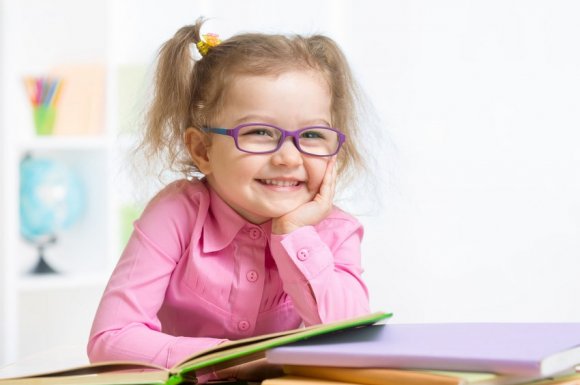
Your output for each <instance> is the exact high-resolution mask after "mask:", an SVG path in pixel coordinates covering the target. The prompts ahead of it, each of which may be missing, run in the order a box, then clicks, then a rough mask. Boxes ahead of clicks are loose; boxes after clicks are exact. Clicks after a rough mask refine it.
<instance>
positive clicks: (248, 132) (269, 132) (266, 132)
mask: <svg viewBox="0 0 580 385" xmlns="http://www.w3.org/2000/svg"><path fill="white" fill-rule="evenodd" d="M240 134H241V135H243V136H267V137H270V138H273V137H274V136H275V135H274V130H273V129H272V128H269V127H246V128H245V129H244V130H243V131H241V132H240Z"/></svg>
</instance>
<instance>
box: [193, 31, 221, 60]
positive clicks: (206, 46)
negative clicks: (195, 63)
mask: <svg viewBox="0 0 580 385" xmlns="http://www.w3.org/2000/svg"><path fill="white" fill-rule="evenodd" d="M221 42H222V41H221V40H220V38H219V35H218V34H216V33H206V34H204V35H203V36H202V40H200V41H198V42H197V43H196V44H195V45H196V46H197V50H198V51H199V53H200V54H201V56H205V55H207V53H208V52H209V50H210V49H212V48H213V47H216V46H218V45H219V44H220V43H221Z"/></svg>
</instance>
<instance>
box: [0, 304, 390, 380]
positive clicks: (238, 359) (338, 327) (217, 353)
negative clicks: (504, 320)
mask: <svg viewBox="0 0 580 385" xmlns="http://www.w3.org/2000/svg"><path fill="white" fill-rule="evenodd" d="M389 317H391V314H390V313H383V312H378V313H373V314H369V315H366V316H362V317H357V318H351V319H348V320H344V321H339V322H333V323H328V324H322V325H314V326H310V327H306V328H302V329H293V330H289V331H284V332H279V333H273V334H266V335H262V336H256V337H251V338H246V339H242V340H238V341H231V342H226V343H223V344H221V345H218V346H216V347H214V348H211V349H208V350H204V351H202V352H199V353H197V354H194V355H192V356H190V357H188V358H186V359H185V360H183V361H182V362H181V363H179V364H177V365H176V366H174V367H172V368H170V369H166V368H163V367H160V366H156V365H149V364H146V363H138V362H100V363H95V364H91V365H86V366H79V367H74V368H70V369H67V370H57V371H52V372H45V373H38V374H33V375H26V376H20V377H14V376H12V377H10V378H8V377H4V378H0V385H8V384H10V385H24V384H26V385H35V384H42V385H57V384H58V385H88V384H91V385H111V384H115V385H130V384H165V385H178V384H185V383H195V382H196V377H197V376H199V375H202V374H205V373H208V372H211V371H214V370H220V369H224V368H227V367H230V366H235V365H239V364H242V363H246V362H250V361H253V360H257V359H261V358H263V357H264V355H265V351H266V350H267V349H270V348H274V347H277V346H281V345H285V344H288V343H291V342H296V341H300V340H304V339H307V338H310V337H314V336H317V335H321V334H328V333H333V332H338V331H342V330H345V329H352V328H357V327H365V326H368V325H372V324H374V323H377V322H379V321H381V320H384V319H387V318H389Z"/></svg>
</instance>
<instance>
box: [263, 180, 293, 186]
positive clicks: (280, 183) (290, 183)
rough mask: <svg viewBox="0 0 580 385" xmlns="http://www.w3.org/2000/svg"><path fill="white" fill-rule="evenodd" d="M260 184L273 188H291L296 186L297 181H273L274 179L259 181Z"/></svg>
mask: <svg viewBox="0 0 580 385" xmlns="http://www.w3.org/2000/svg"><path fill="white" fill-rule="evenodd" d="M260 180H261V181H262V183H264V184H269V185H273V186H280V187H293V186H298V183H299V182H298V181H295V180H294V181H290V180H275V179H260Z"/></svg>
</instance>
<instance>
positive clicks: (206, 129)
mask: <svg viewBox="0 0 580 385" xmlns="http://www.w3.org/2000/svg"><path fill="white" fill-rule="evenodd" d="M201 130H202V131H203V132H211V133H212V134H219V135H229V136H231V131H232V130H228V129H227V128H212V127H203V128H202V129H201Z"/></svg>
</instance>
